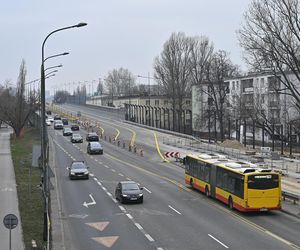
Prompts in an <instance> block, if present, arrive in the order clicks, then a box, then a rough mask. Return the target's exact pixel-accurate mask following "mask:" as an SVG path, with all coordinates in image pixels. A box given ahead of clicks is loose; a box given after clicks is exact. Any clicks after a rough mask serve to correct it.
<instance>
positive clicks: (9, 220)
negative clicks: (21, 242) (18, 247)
mask: <svg viewBox="0 0 300 250" xmlns="http://www.w3.org/2000/svg"><path fill="white" fill-rule="evenodd" d="M3 224H4V226H5V227H6V228H7V229H14V228H16V227H17V225H18V218H17V216H15V215H14V214H7V215H5V217H4V219H3Z"/></svg>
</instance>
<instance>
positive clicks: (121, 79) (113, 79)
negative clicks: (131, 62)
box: [105, 68, 136, 96]
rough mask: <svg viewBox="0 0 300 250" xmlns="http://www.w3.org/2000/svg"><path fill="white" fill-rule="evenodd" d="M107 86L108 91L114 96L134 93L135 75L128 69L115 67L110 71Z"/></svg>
mask: <svg viewBox="0 0 300 250" xmlns="http://www.w3.org/2000/svg"><path fill="white" fill-rule="evenodd" d="M105 87H106V90H107V92H108V93H109V94H111V95H114V96H122V95H123V96H124V95H132V94H134V91H133V89H134V88H135V87H136V82H135V77H134V76H133V74H132V73H131V72H130V71H129V70H128V69H124V68H119V69H113V70H112V71H110V72H108V75H107V77H106V79H105Z"/></svg>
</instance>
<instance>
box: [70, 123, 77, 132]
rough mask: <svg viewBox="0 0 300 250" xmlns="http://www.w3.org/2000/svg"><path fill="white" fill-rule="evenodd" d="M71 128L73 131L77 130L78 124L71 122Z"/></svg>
mask: <svg viewBox="0 0 300 250" xmlns="http://www.w3.org/2000/svg"><path fill="white" fill-rule="evenodd" d="M71 129H72V130H73V131H75V130H79V126H78V125H77V124H73V125H71Z"/></svg>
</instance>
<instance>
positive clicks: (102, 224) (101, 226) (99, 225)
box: [85, 221, 109, 232]
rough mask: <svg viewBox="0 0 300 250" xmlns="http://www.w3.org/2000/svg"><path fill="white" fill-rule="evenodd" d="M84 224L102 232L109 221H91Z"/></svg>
mask: <svg viewBox="0 0 300 250" xmlns="http://www.w3.org/2000/svg"><path fill="white" fill-rule="evenodd" d="M85 224H86V225H88V226H90V227H93V228H95V229H97V230H99V231H101V232H102V231H103V230H104V229H105V228H106V227H107V225H108V224H109V221H101V222H92V223H85Z"/></svg>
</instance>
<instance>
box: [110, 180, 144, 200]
mask: <svg viewBox="0 0 300 250" xmlns="http://www.w3.org/2000/svg"><path fill="white" fill-rule="evenodd" d="M115 197H116V199H117V200H119V201H120V202H121V203H125V202H135V203H143V188H142V187H139V185H138V184H137V183H136V182H134V181H120V182H119V183H118V185H117V187H116V191H115Z"/></svg>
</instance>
